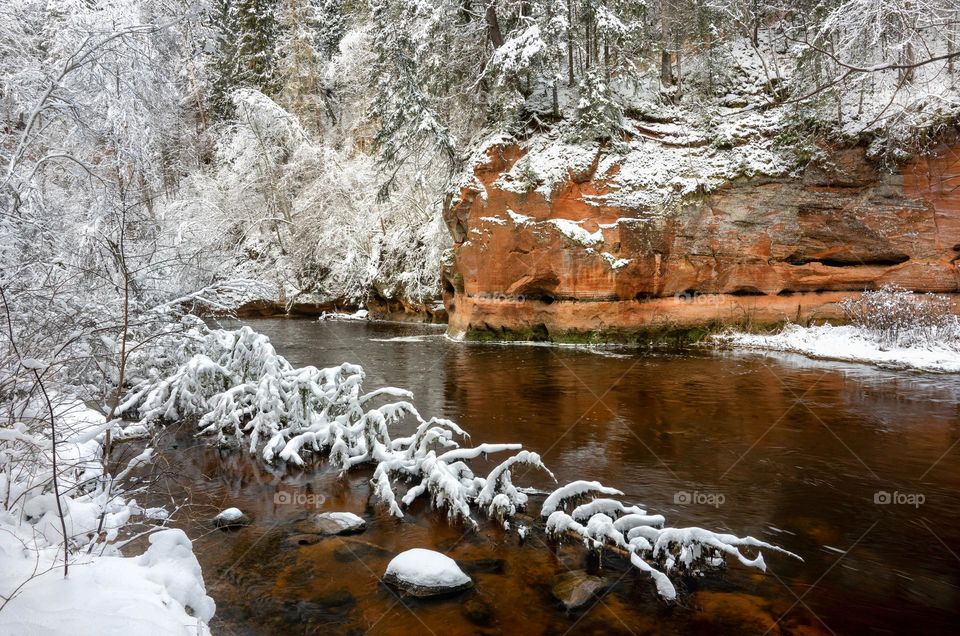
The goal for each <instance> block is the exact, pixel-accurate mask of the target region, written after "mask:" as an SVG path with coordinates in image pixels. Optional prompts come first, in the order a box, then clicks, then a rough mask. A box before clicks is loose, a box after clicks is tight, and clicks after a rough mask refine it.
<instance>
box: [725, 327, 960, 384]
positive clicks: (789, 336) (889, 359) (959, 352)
mask: <svg viewBox="0 0 960 636" xmlns="http://www.w3.org/2000/svg"><path fill="white" fill-rule="evenodd" d="M716 339H717V340H718V341H720V342H722V343H726V344H729V345H732V346H734V347H738V348H743V349H752V350H767V351H787V352H791V353H800V354H803V355H806V356H809V357H811V358H822V359H827V360H841V361H845V362H860V363H864V364H874V365H877V366H880V367H884V368H889V369H914V370H918V371H929V372H938V373H960V348H957V347H956V346H950V345H949V344H947V343H944V344H942V345H939V346H937V345H933V344H931V345H928V346H919V345H917V346H912V347H903V346H884V345H881V344H880V343H879V342H878V341H877V339H876V338H874V337H872V336H871V335H869V334H867V333H865V332H864V330H863V329H861V328H858V327H855V326H852V325H844V326H833V325H830V324H825V325H821V326H815V327H801V326H799V325H793V324H790V325H787V326H785V327H784V328H783V330H782V331H781V332H780V333H777V334H773V335H759V334H748V333H733V334H728V335H721V336H717V337H716Z"/></svg>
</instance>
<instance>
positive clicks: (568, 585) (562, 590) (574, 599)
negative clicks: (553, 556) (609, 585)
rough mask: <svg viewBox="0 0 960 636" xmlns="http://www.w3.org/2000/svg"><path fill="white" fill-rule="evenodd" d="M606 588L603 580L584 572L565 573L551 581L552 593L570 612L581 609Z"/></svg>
mask: <svg viewBox="0 0 960 636" xmlns="http://www.w3.org/2000/svg"><path fill="white" fill-rule="evenodd" d="M604 587H606V585H605V584H604V582H603V579H601V578H600V577H598V576H593V575H590V574H587V573H586V572H585V571H584V570H574V571H572V572H564V573H563V574H558V575H557V576H555V577H553V579H552V580H551V581H550V592H551V593H552V594H553V597H554V598H555V599H557V600H558V601H560V602H561V603H563V606H564V607H565V608H566V609H567V610H568V611H569V610H576V609H580V608H581V607H583V606H584V605H586V604H587V603H588V602H589V601H590V600H591V599H593V598H594V596H595V595H596V594H597V593H598V592H601V591H602V590H603V588H604Z"/></svg>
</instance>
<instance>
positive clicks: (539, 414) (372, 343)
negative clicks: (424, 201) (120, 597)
mask: <svg viewBox="0 0 960 636" xmlns="http://www.w3.org/2000/svg"><path fill="white" fill-rule="evenodd" d="M248 324H250V325H251V326H253V327H254V328H255V329H257V330H259V331H261V332H263V333H265V334H267V335H268V336H270V338H271V339H272V341H273V342H274V344H275V345H276V346H277V348H278V349H279V351H280V352H281V353H282V354H283V355H285V356H287V358H288V359H290V361H291V362H293V363H294V364H296V365H305V364H312V365H316V366H331V365H336V364H339V363H341V362H343V361H350V362H354V363H359V364H361V365H362V366H363V367H364V369H365V370H366V372H367V383H366V388H368V389H373V388H375V387H379V386H384V385H393V386H399V387H404V388H407V389H410V390H412V391H413V392H414V394H415V396H416V397H415V400H414V403H415V404H416V406H417V407H418V409H419V410H420V411H421V413H422V414H423V415H424V416H425V417H430V416H434V415H436V416H443V417H447V418H450V419H453V420H455V421H456V422H458V423H459V424H460V425H461V426H462V427H463V428H465V429H467V430H468V431H469V432H470V433H471V434H472V436H473V442H474V443H480V442H512V441H516V442H521V443H522V444H523V445H524V447H525V448H528V449H530V450H533V451H536V452H539V453H540V454H541V455H542V456H543V458H544V460H545V461H546V463H547V464H548V465H549V466H550V468H551V469H552V470H553V472H554V473H555V474H556V476H557V478H558V479H559V481H560V482H562V483H566V482H567V481H571V480H574V479H595V480H599V481H602V482H604V483H605V484H607V485H610V486H615V487H617V488H619V489H621V490H623V491H624V493H625V496H624V498H623V499H624V500H625V501H630V502H635V503H641V504H644V505H646V506H647V508H648V510H650V511H651V512H655V513H661V514H664V515H666V517H667V520H668V523H669V524H671V525H675V526H681V525H683V526H685V525H697V526H703V527H707V528H711V529H718V530H726V531H730V532H734V533H737V534H740V535H745V534H751V535H754V536H756V537H758V538H761V539H764V540H767V541H771V542H774V543H778V544H780V545H782V546H783V547H785V548H787V549H789V550H791V551H793V552H796V553H798V554H800V555H802V556H803V558H804V559H805V561H804V562H803V563H800V562H797V561H794V560H791V559H788V558H786V557H782V556H779V555H776V554H768V556H767V563H768V566H769V569H768V572H767V573H766V574H764V573H761V572H757V571H754V570H746V569H744V568H742V567H739V566H737V565H732V566H731V567H730V568H729V569H728V570H727V571H726V572H724V573H722V574H720V575H718V576H715V577H708V578H705V579H698V580H685V581H680V582H679V587H680V588H681V589H682V599H681V602H680V603H678V604H676V605H667V604H665V603H663V602H662V601H660V600H658V599H657V597H656V595H655V593H654V588H653V585H652V584H651V582H650V580H649V578H647V577H645V576H643V575H642V574H640V573H639V572H636V571H634V570H632V569H631V568H629V567H628V566H627V565H626V564H625V563H623V562H622V560H619V559H617V558H609V559H605V560H604V561H603V563H602V568H601V569H600V570H599V573H600V574H601V575H602V576H603V577H604V578H605V579H607V581H608V582H609V584H610V589H609V591H608V592H607V593H606V595H605V596H603V597H602V598H601V599H600V600H599V601H598V602H597V603H595V604H594V605H592V607H590V608H589V609H588V610H586V611H584V612H579V613H574V614H566V613H565V612H564V611H563V610H562V609H561V608H560V607H559V606H558V604H557V603H556V602H555V601H554V600H553V598H552V597H551V595H550V585H549V583H550V579H551V578H552V577H553V576H555V575H556V574H559V573H562V572H564V571H567V570H568V569H580V568H590V569H591V570H592V571H596V567H597V564H596V563H593V562H589V559H588V557H587V555H586V553H585V552H584V551H583V550H582V549H581V548H579V547H577V546H565V547H562V548H561V549H559V550H551V549H550V547H548V546H546V545H545V544H544V543H543V542H542V540H541V538H540V537H539V535H536V534H535V536H534V537H532V538H531V539H529V540H528V541H527V542H526V543H525V544H524V545H520V544H519V542H518V539H517V536H516V535H515V534H507V533H504V532H503V531H501V530H500V529H498V528H495V527H494V526H493V525H492V524H489V523H486V522H482V523H481V526H480V531H478V532H469V531H465V528H463V527H461V526H450V525H449V524H447V523H446V521H445V519H444V518H443V517H442V516H439V515H436V514H434V513H432V512H430V511H429V510H426V509H425V508H424V506H423V504H422V503H420V504H418V505H416V506H415V507H414V508H413V510H412V511H411V512H410V514H408V515H407V517H406V518H405V519H404V520H403V521H397V520H394V519H392V518H391V517H389V516H388V515H386V514H385V513H384V512H383V511H382V510H380V509H379V508H378V507H376V506H374V505H372V504H370V502H369V501H368V495H369V489H368V486H367V480H368V479H369V476H370V474H369V472H363V471H361V472H357V473H351V474H350V475H348V476H346V477H344V478H339V477H338V475H337V474H336V473H335V472H333V471H331V470H330V469H329V467H328V466H327V465H326V464H325V463H319V464H317V465H315V466H312V467H310V468H308V469H306V470H293V471H291V470H288V469H287V468H285V467H282V466H277V467H273V468H269V469H268V468H265V467H263V466H261V465H260V464H259V463H258V462H256V461H255V460H253V459H251V458H249V457H247V456H245V455H243V454H240V453H237V452H236V451H229V450H222V449H214V448H210V447H209V446H208V445H207V443H206V442H205V441H202V440H194V439H193V438H191V436H190V435H189V432H190V431H187V430H186V427H183V428H181V429H180V431H179V433H177V432H175V431H172V432H171V433H170V434H169V435H167V436H166V438H165V444H166V445H167V447H166V449H165V452H164V453H163V455H164V461H165V462H166V468H167V471H166V473H165V481H164V483H165V485H166V487H167V488H168V489H169V492H170V496H171V497H172V498H173V499H174V500H175V501H177V502H183V501H185V502H187V503H186V505H184V506H183V508H182V509H181V511H180V513H179V519H180V521H179V524H180V525H181V526H183V527H185V528H186V529H187V531H188V533H189V534H190V536H191V537H196V540H195V545H196V551H197V554H198V557H199V559H200V561H201V564H202V565H203V569H204V575H205V578H206V580H207V585H208V593H210V594H211V595H212V596H213V597H214V598H215V599H216V601H217V605H218V611H217V617H216V619H215V622H214V624H213V625H212V627H213V628H214V630H215V631H216V632H219V633H226V634H230V633H237V634H272V633H276V634H280V633H283V634H290V633H295V634H300V633H307V634H313V633H326V634H341V633H342V634H353V633H356V634H364V633H371V634H410V633H422V634H438V635H440V634H460V633H463V634H475V633H482V634H513V633H521V632H522V633H524V634H527V635H530V636H532V635H534V634H565V633H570V634H593V633H596V634H646V633H658V634H659V633H676V634H680V633H704V634H709V633H731V634H750V633H757V634H765V633H769V634H780V633H783V634H789V633H800V634H817V633H824V634H829V633H834V634H862V633H904V632H909V633H948V632H952V631H953V630H954V629H955V628H956V626H957V625H958V624H960V574H958V573H960V558H958V554H960V528H958V524H957V520H958V519H960V494H958V493H960V490H958V488H960V470H958V469H960V448H955V445H957V442H958V441H960V378H957V377H954V376H937V375H923V374H909V373H892V372H887V371H882V370H877V369H873V368H870V367H866V366H860V365H851V364H840V363H829V362H817V361H810V360H807V359H805V358H801V357H794V356H786V355H776V356H768V355H760V354H736V353H713V352H694V353H691V352H664V351H648V350H623V349H621V350H614V351H604V352H595V351H588V350H583V349H575V348H561V347H538V346H503V345H495V344H466V343H454V342H450V341H448V340H447V339H445V338H444V337H443V332H442V331H441V330H438V329H437V328H433V327H424V326H411V325H393V324H375V323H374V324H371V323H319V322H315V321H294V320H258V321H251V322H249V323H248ZM174 446H176V449H175V452H174V448H173V447H174ZM477 472H478V473H479V472H483V471H477ZM522 474H523V471H520V472H519V474H518V475H516V477H515V481H516V482H518V483H522V484H524V485H530V486H535V487H543V488H549V487H550V486H551V485H552V482H550V481H549V479H548V478H547V477H546V476H545V475H543V474H540V473H538V472H530V473H529V474H526V475H522ZM521 475H522V479H521ZM278 493H289V494H292V495H297V496H299V497H300V499H301V500H305V497H306V495H311V496H312V497H313V498H312V499H310V501H320V500H323V503H321V504H318V505H317V509H319V510H330V511H332V510H347V511H351V512H355V513H357V514H359V515H361V516H363V517H364V518H365V519H366V520H367V523H368V529H367V531H366V532H365V533H363V534H361V535H358V536H356V537H351V538H332V539H324V540H323V541H320V542H317V543H314V544H312V545H300V543H301V542H302V541H303V539H302V537H301V538H297V537H296V534H297V532H296V529H295V524H296V521H297V520H298V519H302V518H304V517H305V516H306V515H307V514H308V513H309V512H310V511H311V510H312V508H311V507H310V506H307V505H290V504H284V503H283V496H285V495H279V496H278ZM878 493H879V494H878ZM883 493H888V494H889V497H887V498H889V499H891V500H899V501H902V502H906V501H910V502H913V503H914V504H915V503H916V502H917V501H918V500H919V499H920V498H921V497H918V495H919V496H922V500H923V503H922V504H920V505H910V504H908V503H896V502H894V503H883V501H884V499H885V495H884V494H883ZM895 493H896V494H895ZM278 497H279V498H278ZM686 500H700V501H703V502H709V503H692V504H686V503H684V502H685V501H686ZM878 501H879V503H878ZM711 504H712V505H711ZM538 505H539V504H538V502H537V501H536V500H535V504H534V506H532V509H533V511H534V512H535V511H536V509H537V508H538ZM228 506H237V507H239V508H241V509H242V510H244V511H245V512H247V513H248V514H249V515H250V516H251V517H252V518H253V520H254V523H253V524H252V525H251V526H250V527H247V528H245V529H243V530H240V531H238V532H231V533H224V532H221V531H211V530H210V528H209V526H208V524H207V522H208V519H209V518H210V517H211V516H212V515H213V514H215V512H216V511H218V510H220V509H222V508H225V507H228ZM411 547H425V548H432V549H437V550H441V551H443V552H446V553H447V554H449V555H450V556H452V557H454V558H456V559H457V560H458V561H459V562H460V563H461V564H463V565H464V566H465V568H466V569H467V570H468V571H469V572H470V573H471V575H472V576H473V578H474V580H475V582H476V587H475V588H474V590H472V591H470V592H468V593H466V594H462V595H460V596H455V597H452V598H447V599H439V600H430V601H413V600H410V599H406V598H401V597H398V596H396V595H395V594H394V593H393V592H392V591H391V590H390V589H389V588H387V587H385V586H384V585H382V584H381V583H379V579H378V577H379V576H381V575H382V574H383V571H384V569H385V567H386V564H387V563H388V562H389V560H390V558H392V556H393V555H395V554H396V553H398V552H400V551H402V550H404V549H408V548H411Z"/></svg>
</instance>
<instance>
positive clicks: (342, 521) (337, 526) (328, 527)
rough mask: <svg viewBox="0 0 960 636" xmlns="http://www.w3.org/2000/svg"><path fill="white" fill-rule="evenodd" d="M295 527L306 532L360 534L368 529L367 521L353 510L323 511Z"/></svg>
mask: <svg viewBox="0 0 960 636" xmlns="http://www.w3.org/2000/svg"><path fill="white" fill-rule="evenodd" d="M295 529H296V530H297V531H298V532H302V533H304V534H324V535H330V536H333V535H344V534H359V533H361V532H363V531H364V530H366V529H367V522H366V521H364V520H363V519H361V518H360V517H358V516H357V515H355V514H353V513H352V512H321V513H320V514H316V515H313V516H312V517H310V518H309V519H307V520H305V521H300V522H298V523H297V524H296V525H295Z"/></svg>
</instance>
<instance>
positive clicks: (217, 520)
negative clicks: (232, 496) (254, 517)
mask: <svg viewBox="0 0 960 636" xmlns="http://www.w3.org/2000/svg"><path fill="white" fill-rule="evenodd" d="M213 525H214V527H217V528H224V529H229V528H242V527H244V526H248V525H250V517H248V516H247V515H245V514H243V512H242V511H241V510H240V509H239V508H227V509H226V510H224V511H222V512H221V513H220V514H218V515H217V516H216V517H214V518H213Z"/></svg>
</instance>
